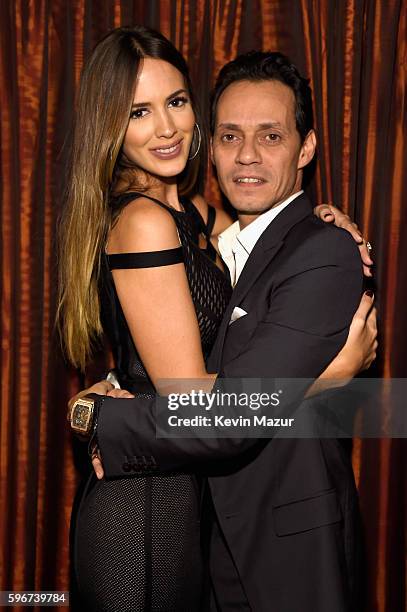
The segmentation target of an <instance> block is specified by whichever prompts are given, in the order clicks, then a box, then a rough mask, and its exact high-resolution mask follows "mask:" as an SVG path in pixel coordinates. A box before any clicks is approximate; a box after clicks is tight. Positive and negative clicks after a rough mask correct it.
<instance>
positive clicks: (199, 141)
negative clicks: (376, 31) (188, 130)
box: [188, 123, 202, 161]
mask: <svg viewBox="0 0 407 612" xmlns="http://www.w3.org/2000/svg"><path fill="white" fill-rule="evenodd" d="M195 128H196V129H197V130H198V146H197V148H196V151H195V153H194V154H193V155H191V156H190V157H188V160H189V161H192V160H193V159H195V157H196V156H197V155H198V153H199V149H200V148H201V142H202V135H201V128H200V127H199V125H198V124H197V123H195V125H194V130H195ZM194 136H195V133H194ZM192 140H194V139H192Z"/></svg>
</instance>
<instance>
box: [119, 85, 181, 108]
mask: <svg viewBox="0 0 407 612" xmlns="http://www.w3.org/2000/svg"><path fill="white" fill-rule="evenodd" d="M181 93H185V94H186V93H188V92H187V90H186V89H177V91H174V92H173V93H172V94H170V95H169V96H167V97H166V98H165V99H166V100H171V98H174V97H175V96H178V95H179V94H181ZM150 105H151V102H133V104H132V105H131V108H140V107H142V106H143V107H144V106H150Z"/></svg>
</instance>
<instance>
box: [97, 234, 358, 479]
mask: <svg viewBox="0 0 407 612" xmlns="http://www.w3.org/2000/svg"><path fill="white" fill-rule="evenodd" d="M307 247H308V249H307V251H308V252H312V244H308V245H307ZM315 247H316V248H318V250H320V251H321V252H323V253H326V256H325V257H324V260H323V261H318V258H316V259H315V258H314V257H311V258H310V259H309V260H308V262H307V260H306V258H305V257H303V258H302V259H301V253H299V254H297V259H298V260H299V261H302V262H303V265H302V266H300V267H299V268H298V270H296V271H295V272H294V274H291V275H288V276H287V277H285V278H284V277H282V280H281V282H280V283H279V284H278V286H277V287H275V289H274V290H273V294H272V296H271V299H270V306H269V308H268V310H267V313H266V315H265V316H264V317H263V318H262V320H261V321H259V322H258V324H257V327H256V329H255V331H254V334H253V335H252V336H251V338H250V341H249V343H248V344H247V346H245V347H242V351H241V353H240V354H238V355H237V356H234V358H233V359H232V360H231V361H229V362H226V363H225V364H224V365H223V369H222V372H221V373H220V376H219V379H220V380H218V385H220V386H222V382H223V381H222V379H225V381H227V380H229V379H233V378H239V377H242V378H243V377H244V378H250V377H253V378H268V379H276V378H278V379H288V378H304V379H305V378H308V379H309V382H308V383H304V387H303V388H301V387H299V386H298V385H296V386H295V390H292V389H291V388H290V386H289V384H288V383H287V384H288V386H287V388H286V389H285V390H284V391H285V395H286V397H287V398H288V399H287V400H286V402H285V404H284V406H285V410H288V413H292V411H293V410H294V409H295V407H296V406H298V404H299V403H300V402H301V400H302V398H303V396H304V394H305V392H306V390H307V388H308V386H309V384H310V382H311V381H312V379H313V378H317V377H318V376H319V375H320V374H321V372H323V370H324V369H325V367H326V366H327V365H328V364H329V363H330V361H331V360H332V359H333V357H334V356H335V355H336V354H337V353H338V351H339V350H340V349H341V347H342V346H343V344H344V343H345V341H346V337H347V333H348V327H349V324H350V322H351V319H352V316H353V313H354V312H355V310H356V308H357V306H358V303H359V300H360V295H361V291H362V279H363V275H362V270H361V263H360V257H359V253H358V251H357V248H356V246H355V245H354V243H353V240H352V239H351V237H350V236H349V237H348V236H347V235H346V232H342V231H338V232H335V233H331V234H330V235H329V234H327V242H326V244H321V237H318V242H317V243H316V245H315ZM310 248H311V251H310ZM276 384H277V383H276ZM279 384H280V386H281V382H280V383H279ZM290 394H291V397H290ZM287 407H288V408H287ZM177 414H178V416H180V417H182V416H188V407H185V408H182V407H181V408H180V409H179V410H178V412H177ZM278 416H287V414H281V415H278ZM97 436H98V442H99V447H100V451H101V455H102V460H103V464H104V469H105V473H106V476H107V477H119V476H126V475H127V476H128V475H129V474H137V473H154V472H155V471H156V470H158V471H167V470H174V469H179V468H182V466H185V465H186V464H188V465H191V464H193V463H194V462H196V463H202V462H211V461H213V460H214V459H221V458H229V457H232V456H235V455H239V454H242V453H244V452H245V451H247V450H248V449H250V448H251V447H252V446H254V445H255V444H257V443H258V441H257V440H256V439H255V438H243V437H242V438H235V437H233V438H232V437H230V438H224V437H223V438H222V437H216V438H215V437H213V438H200V437H197V436H196V434H195V437H194V434H193V432H192V433H191V436H192V437H191V438H187V439H185V438H160V437H157V434H156V417H155V400H143V399H115V398H109V397H106V398H105V399H104V400H103V403H102V405H101V407H100V410H99V417H98V427H97Z"/></svg>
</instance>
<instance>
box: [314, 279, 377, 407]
mask: <svg viewBox="0 0 407 612" xmlns="http://www.w3.org/2000/svg"><path fill="white" fill-rule="evenodd" d="M373 300H374V296H373V292H371V291H365V293H364V294H363V296H362V299H361V301H360V304H359V307H358V309H357V311H356V312H355V314H354V315H353V319H352V323H351V325H350V328H349V334H348V338H347V340H346V344H345V345H344V347H343V348H342V350H341V351H340V352H339V353H338V354H337V356H336V357H335V359H334V360H333V361H331V363H330V364H329V366H328V367H327V368H326V369H325V370H324V371H323V372H322V374H321V376H320V377H319V378H317V380H315V381H314V383H313V384H312V385H311V387H310V388H309V389H308V391H307V394H306V397H312V396H313V395H317V394H318V393H322V391H326V390H327V389H332V388H338V387H343V386H345V385H346V384H347V383H348V382H349V381H350V380H352V378H353V377H354V376H356V374H358V373H359V372H362V371H363V370H367V369H368V368H369V367H370V366H371V364H372V362H373V361H374V360H375V359H376V350H377V345H378V343H377V312H376V308H375V307H374V306H373Z"/></svg>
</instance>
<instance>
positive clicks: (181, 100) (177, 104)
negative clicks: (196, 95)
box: [170, 96, 188, 108]
mask: <svg viewBox="0 0 407 612" xmlns="http://www.w3.org/2000/svg"><path fill="white" fill-rule="evenodd" d="M187 102H188V98H185V97H184V96H178V97H177V98H173V99H172V100H171V102H170V106H172V107H173V108H181V107H182V106H185V104H187Z"/></svg>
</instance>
